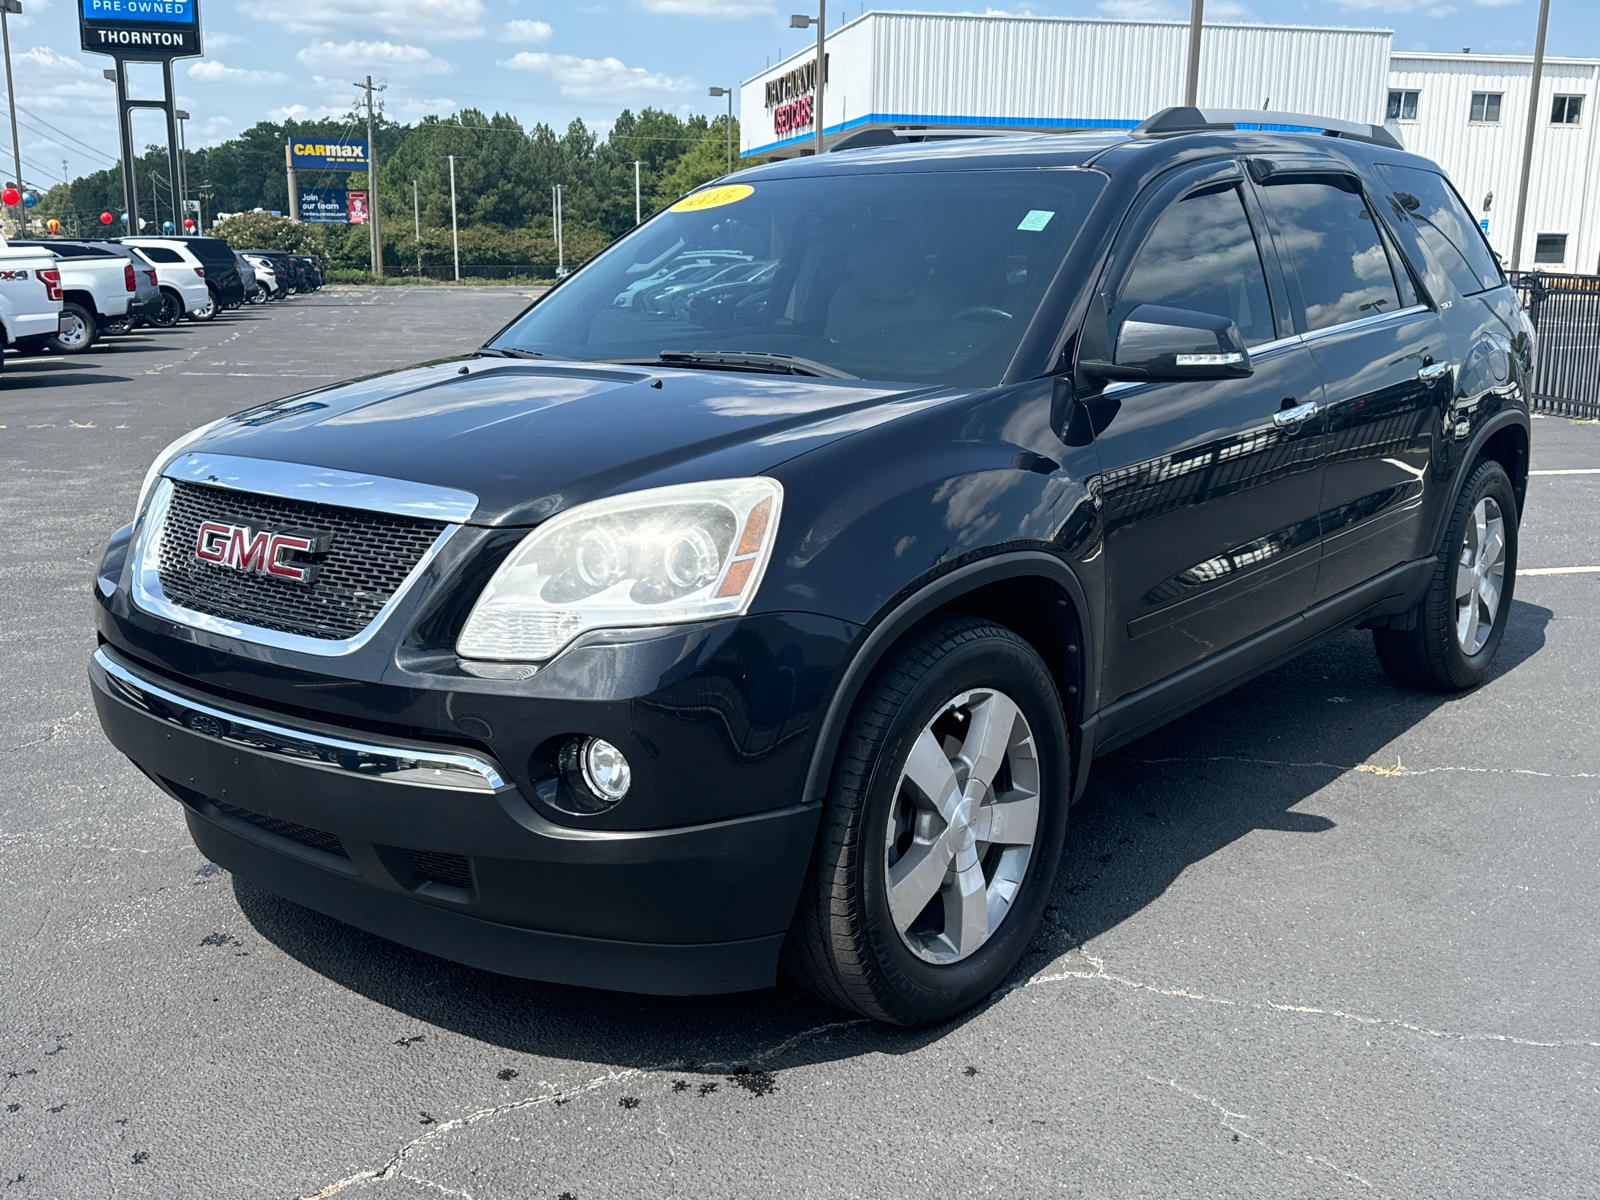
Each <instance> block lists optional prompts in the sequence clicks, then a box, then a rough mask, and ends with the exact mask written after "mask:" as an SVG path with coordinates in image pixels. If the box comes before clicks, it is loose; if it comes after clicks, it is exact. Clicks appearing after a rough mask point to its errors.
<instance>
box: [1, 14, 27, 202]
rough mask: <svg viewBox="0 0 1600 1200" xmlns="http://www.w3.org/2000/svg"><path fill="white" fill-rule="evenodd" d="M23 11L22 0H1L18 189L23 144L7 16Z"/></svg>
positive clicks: (8, 103) (7, 97)
mask: <svg viewBox="0 0 1600 1200" xmlns="http://www.w3.org/2000/svg"><path fill="white" fill-rule="evenodd" d="M21 11H22V0H0V39H3V40H4V42H5V50H6V105H7V107H8V108H9V109H10V112H11V157H12V158H13V159H14V160H15V161H16V164H17V189H18V190H19V191H20V190H21V189H22V144H21V143H20V142H19V141H17V93H16V92H15V91H13V90H12V88H11V29H10V26H9V25H8V24H7V23H6V17H7V16H8V15H10V14H11V13H20V12H21Z"/></svg>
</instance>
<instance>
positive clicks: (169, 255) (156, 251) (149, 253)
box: [139, 246, 183, 263]
mask: <svg viewBox="0 0 1600 1200" xmlns="http://www.w3.org/2000/svg"><path fill="white" fill-rule="evenodd" d="M139 253H140V254H142V255H144V256H145V257H146V258H148V259H149V260H150V261H151V262H158V263H181V262H182V261H183V255H181V254H179V253H178V252H177V251H176V250H168V249H167V248H166V247H165V246H140V247H139Z"/></svg>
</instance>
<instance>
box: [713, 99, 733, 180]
mask: <svg viewBox="0 0 1600 1200" xmlns="http://www.w3.org/2000/svg"><path fill="white" fill-rule="evenodd" d="M709 94H710V95H712V96H726V97H727V98H728V174H729V175H732V174H733V89H732V88H719V87H714V88H712V89H711V90H710V92H709Z"/></svg>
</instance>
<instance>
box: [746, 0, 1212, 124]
mask: <svg viewBox="0 0 1600 1200" xmlns="http://www.w3.org/2000/svg"><path fill="white" fill-rule="evenodd" d="M1195 2H1196V3H1199V0H1195ZM813 25H815V26H816V27H817V77H816V80H815V81H814V82H813V83H812V85H811V95H812V100H811V127H812V129H814V130H815V131H816V140H815V142H814V143H813V148H812V153H813V154H821V153H822V77H823V76H824V75H825V74H827V66H828V59H827V55H826V54H824V53H823V49H822V35H823V33H824V31H825V30H826V29H827V25H828V0H817V15H816V16H814V17H808V16H806V15H805V14H804V13H795V14H794V15H793V16H791V17H790V18H789V28H790V29H809V28H810V27H811V26H813ZM728 105H729V107H730V108H731V107H732V106H733V102H732V101H731V100H730V101H729V102H728Z"/></svg>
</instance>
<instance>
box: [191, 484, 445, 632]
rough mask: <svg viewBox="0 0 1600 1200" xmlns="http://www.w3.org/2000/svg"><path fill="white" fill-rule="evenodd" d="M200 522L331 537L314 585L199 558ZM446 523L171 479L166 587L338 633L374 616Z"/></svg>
mask: <svg viewBox="0 0 1600 1200" xmlns="http://www.w3.org/2000/svg"><path fill="white" fill-rule="evenodd" d="M204 521H222V522H225V523H231V524H237V525H247V526H249V527H250V528H252V529H265V530H271V531H286V530H294V531H296V532H305V531H313V532H315V533H317V534H320V535H326V536H327V537H328V538H329V539H330V542H329V544H328V549H327V550H326V552H324V553H322V554H320V555H317V556H316V557H315V559H314V560H310V561H313V562H314V563H315V565H316V566H317V571H316V573H315V575H314V577H313V578H312V580H311V581H310V582H308V583H297V582H295V581H293V580H288V579H278V578H273V577H271V576H268V575H263V574H260V573H258V572H255V571H239V570H232V569H230V568H227V567H222V566H217V565H214V564H212V563H207V562H202V561H201V560H200V559H198V558H196V557H195V553H194V549H195V540H196V538H197V537H198V536H199V532H200V525H201V523H202V522H204ZM444 529H445V526H444V525H443V524H442V523H439V522H436V521H420V520H417V519H415V518H412V517H397V516H392V515H390V514H388V513H376V512H365V511H361V510H357V509H350V508H335V507H334V506H332V505H328V504H311V503H308V502H306V501H304V500H283V499H279V498H278V497H276V496H257V495H252V494H249V493H246V492H234V491H229V490H227V489H224V488H213V487H206V486H204V485H203V484H196V483H178V482H174V483H173V486H172V503H171V505H170V506H169V508H168V509H167V516H166V521H165V523H164V525H163V527H162V530H161V557H160V575H161V590H162V591H163V592H165V593H166V596H167V598H168V599H169V600H171V601H172V602H173V603H174V604H179V605H182V606H183V607H185V608H190V609H193V610H195V611H196V612H203V613H207V614H209V615H211V616H214V617H221V618H223V619H224V620H228V621H238V622H241V623H242V624H246V625H253V626H256V627H257V628H261V629H273V630H277V631H279V632H281V633H293V634H299V635H300V636H302V637H312V638H323V639H326V640H330V641H339V640H342V639H344V638H350V637H354V636H355V635H356V634H358V633H360V632H361V631H362V630H363V629H365V628H366V627H367V626H368V625H370V624H371V623H372V620H373V618H375V617H376V616H377V615H378V613H379V612H380V611H382V609H383V606H384V605H385V604H387V603H388V602H389V599H390V597H392V596H393V595H394V594H395V592H397V591H398V590H399V589H400V585H401V584H403V583H404V582H405V580H406V578H407V576H409V575H410V574H411V572H412V571H413V570H414V569H415V568H416V565H417V563H419V562H421V561H422V557H423V555H425V554H426V553H427V552H428V548H429V547H430V546H432V545H433V543H434V541H435V540H437V538H438V537H439V535H440V534H441V533H442V532H444Z"/></svg>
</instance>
